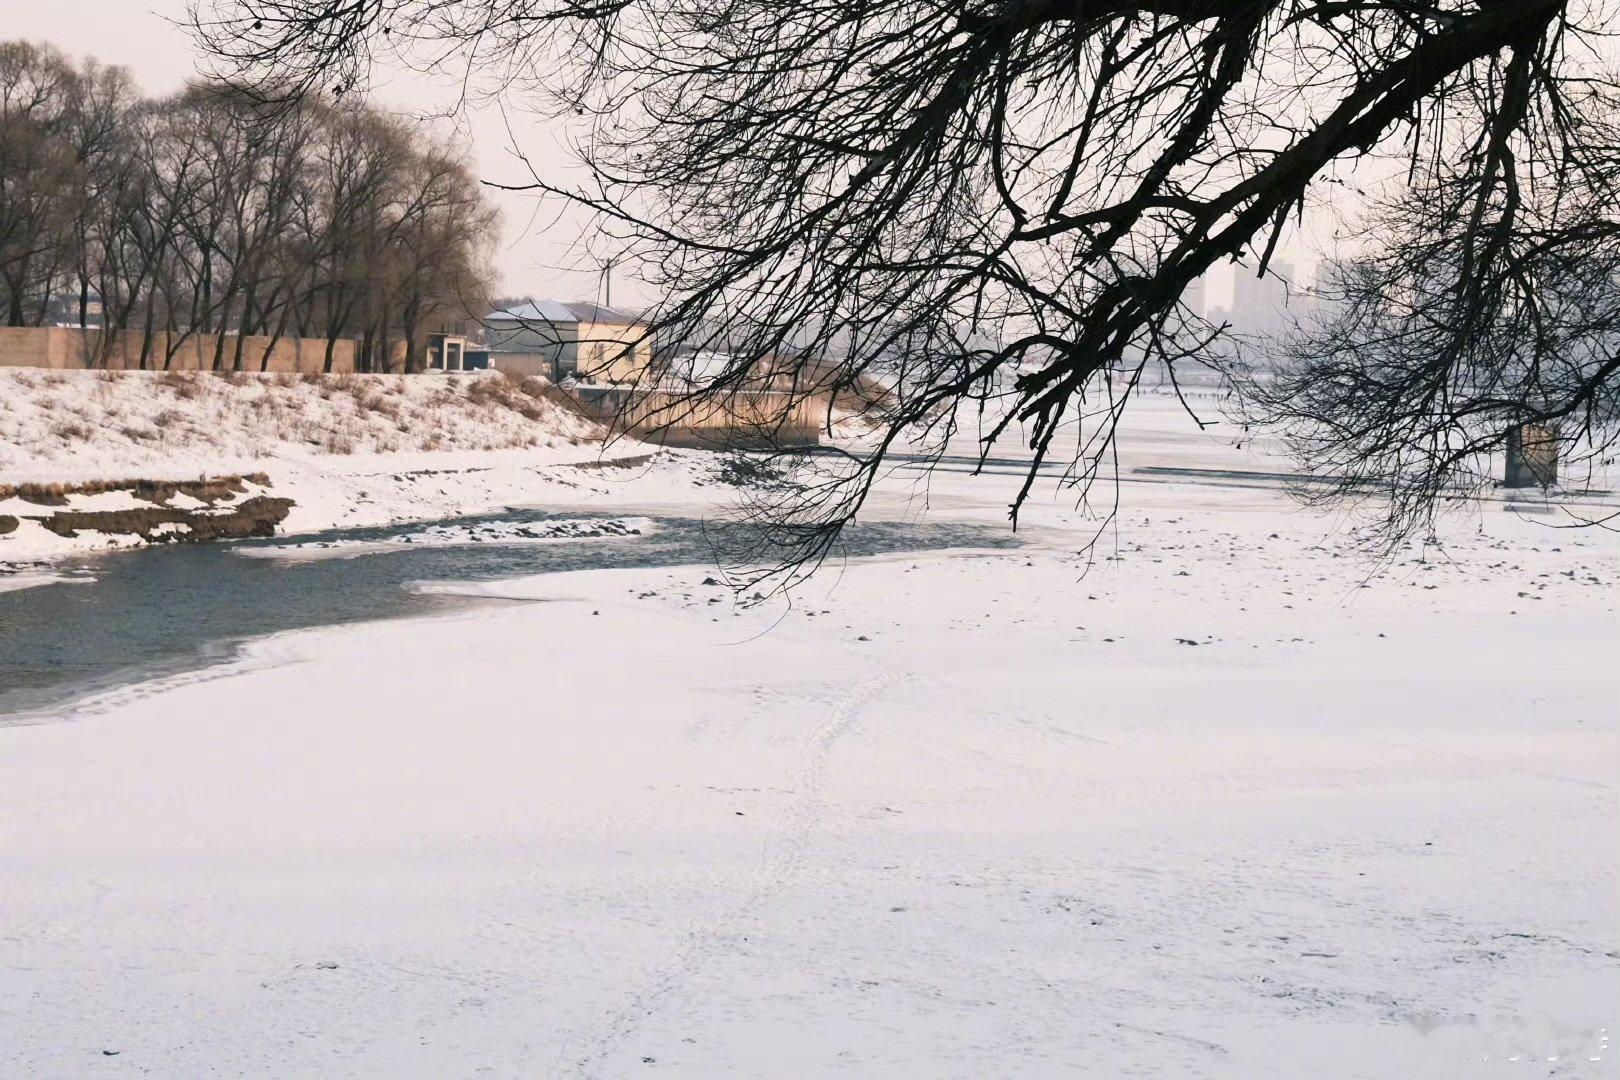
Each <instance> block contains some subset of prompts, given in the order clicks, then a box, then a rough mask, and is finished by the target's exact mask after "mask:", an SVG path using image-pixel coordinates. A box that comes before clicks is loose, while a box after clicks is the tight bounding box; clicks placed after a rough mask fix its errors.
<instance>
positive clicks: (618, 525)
mask: <svg viewBox="0 0 1620 1080" xmlns="http://www.w3.org/2000/svg"><path fill="white" fill-rule="evenodd" d="M656 529H657V526H656V525H654V524H653V522H652V521H651V520H650V519H648V518H640V517H633V518H568V519H565V520H561V521H483V522H476V523H457V524H448V525H430V526H428V527H427V528H425V529H419V530H417V531H415V532H408V533H400V534H399V535H398V536H391V537H388V538H387V539H384V540H309V541H305V542H304V543H300V544H277V545H274V546H271V547H238V548H234V549H233V550H234V551H235V552H236V554H238V555H244V556H247V557H248V558H253V559H280V560H283V561H308V560H313V559H352V558H355V557H357V556H360V555H374V554H377V553H379V552H384V551H404V550H408V549H410V548H418V547H452V546H456V545H461V544H503V545H504V544H537V543H540V544H544V543H556V542H559V541H568V540H603V539H614V538H618V537H626V536H646V535H647V534H649V533H651V532H653V531H655V530H656Z"/></svg>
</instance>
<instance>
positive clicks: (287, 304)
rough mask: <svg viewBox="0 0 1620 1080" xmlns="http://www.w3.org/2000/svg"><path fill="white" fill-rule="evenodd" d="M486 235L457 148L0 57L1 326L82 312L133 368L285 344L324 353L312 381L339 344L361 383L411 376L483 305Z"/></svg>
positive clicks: (217, 95) (393, 130)
mask: <svg viewBox="0 0 1620 1080" xmlns="http://www.w3.org/2000/svg"><path fill="white" fill-rule="evenodd" d="M495 227H496V216H495V212H494V211H493V210H492V209H491V208H490V207H489V206H488V204H487V203H486V201H485V200H484V198H483V196H482V192H481V191H480V189H479V187H478V184H477V181H476V180H475V179H474V178H473V177H472V175H471V174H470V173H469V172H468V170H467V168H466V167H465V165H464V164H463V163H462V161H461V159H460V155H459V154H458V153H457V152H456V148H455V147H454V146H453V145H450V144H448V143H447V142H445V141H444V140H443V139H440V138H436V137H434V136H433V135H432V134H431V133H430V132H429V131H427V130H426V129H424V128H422V127H419V126H416V125H414V124H412V123H410V122H408V121H405V120H402V119H399V118H396V117H393V116H390V115H387V114H384V113H381V112H379V111H377V110H375V109H371V108H368V107H365V106H363V105H360V104H357V103H356V104H350V103H348V102H342V103H339V102H334V101H332V100H329V99H322V98H318V97H313V96H306V97H304V98H303V99H301V100H300V101H299V102H298V103H297V104H296V105H288V104H287V103H285V102H278V103H275V104H273V105H272V104H267V103H266V102H265V100H264V97H263V95H262V94H250V93H247V92H244V91H243V90H241V89H238V88H235V87H232V86H229V85H223V84H205V85H196V86H192V87H189V88H188V89H186V90H184V91H183V92H181V93H179V94H177V95H175V96H173V97H168V98H161V99H155V100H154V99H148V98H144V97H142V96H141V95H140V93H139V92H138V90H137V88H136V87H135V85H134V83H133V81H132V80H131V78H130V76H129V74H128V73H127V72H126V71H124V70H123V69H121V68H117V67H108V66H105V65H101V64H98V63H96V62H95V61H87V62H86V63H84V64H83V65H79V66H75V65H74V64H72V63H71V62H70V61H69V60H68V59H67V58H66V57H64V56H63V55H62V54H61V53H60V52H58V51H57V50H55V49H52V48H50V47H48V46H42V45H36V44H31V43H27V42H0V319H3V321H4V322H5V324H6V325H10V326H38V325H50V324H55V323H67V324H72V325H81V326H82V325H88V324H90V323H92V322H94V321H96V320H95V319H94V316H93V312H94V308H95V305H96V304H98V303H99V305H100V307H101V313H102V314H101V321H102V322H103V324H104V325H105V326H106V327H108V328H109V329H113V330H120V331H126V332H130V333H135V334H139V336H140V346H139V349H140V365H141V366H142V367H158V368H161V367H166V366H167V365H168V364H169V363H170V362H171V361H172V359H173V357H174V355H175V353H176V352H177V351H178V350H179V349H180V348H181V347H182V346H183V345H184V344H185V343H186V342H187V340H189V339H190V338H192V337H193V336H194V335H204V334H206V335H213V367H214V368H215V369H216V370H223V369H231V370H244V369H246V370H252V369H255V368H258V367H261V366H263V365H264V364H265V363H267V361H268V357H269V355H270V351H271V349H273V348H274V345H275V343H276V342H278V341H280V340H281V339H282V338H284V337H292V336H296V337H304V338H317V339H324V340H325V342H326V366H327V367H328V368H330V366H331V363H332V355H333V350H334V346H335V345H336V343H337V342H339V341H341V340H345V339H351V340H355V341H357V343H358V347H357V350H356V364H357V366H358V367H359V368H360V369H361V370H386V369H387V368H388V367H389V366H390V365H391V364H395V363H396V358H397V357H399V356H400V355H401V353H403V356H404V363H405V366H406V367H407V369H409V370H415V369H417V368H419V367H420V366H421V358H420V352H421V339H422V336H423V334H424V333H426V332H428V331H431V330H433V329H436V328H438V327H439V326H440V325H443V324H449V323H456V322H461V321H464V320H465V319H466V318H467V317H468V315H469V312H470V310H471V309H473V308H474V307H475V306H476V305H477V304H478V303H479V302H480V301H481V299H482V297H483V296H484V295H485V293H486V292H487V282H488V273H487V270H486V254H487V252H488V249H489V245H490V243H491V239H492V236H493V234H494V231H495ZM249 335H261V336H264V337H268V338H269V339H270V345H269V346H268V347H264V348H263V349H262V353H260V354H259V355H254V352H255V351H257V350H256V349H249V348H248V346H247V345H246V344H245V339H246V337H247V336H249ZM103 338H104V339H105V340H109V341H110V340H111V335H103Z"/></svg>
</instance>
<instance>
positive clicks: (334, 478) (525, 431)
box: [0, 369, 687, 562]
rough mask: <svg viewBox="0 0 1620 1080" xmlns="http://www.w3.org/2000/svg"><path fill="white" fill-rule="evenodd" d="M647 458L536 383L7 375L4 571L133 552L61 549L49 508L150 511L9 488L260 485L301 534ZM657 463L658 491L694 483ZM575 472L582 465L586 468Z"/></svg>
mask: <svg viewBox="0 0 1620 1080" xmlns="http://www.w3.org/2000/svg"><path fill="white" fill-rule="evenodd" d="M653 449H654V448H652V447H649V446H646V445H644V444H641V443H637V442H635V441H634V440H631V439H623V440H619V441H616V442H614V443H613V444H612V445H610V446H607V447H604V446H603V444H602V442H601V431H600V429H599V427H598V426H597V425H596V424H594V423H592V422H591V421H589V420H587V419H585V418H583V417H581V416H579V415H578V414H576V413H573V412H571V411H569V410H567V409H564V408H561V407H559V406H558V405H556V404H555V403H554V402H552V401H551V400H548V399H547V398H546V397H545V396H544V386H543V384H542V383H540V382H539V381H538V380H529V381H527V382H522V383H520V382H516V381H513V380H511V379H508V378H505V377H503V376H501V375H498V374H496V373H493V372H487V373H477V374H468V375H454V374H452V375H423V376H399V375H340V376H330V377H320V378H315V377H300V376H293V375H256V374H254V375H235V376H230V375H226V376H220V375H213V374H198V373H189V372H175V373H171V374H163V373H158V372H116V371H98V372H92V371H36V370H29V369H0V518H5V517H10V518H15V519H17V520H18V521H19V522H20V527H18V528H16V529H15V530H13V531H11V532H3V531H0V561H10V562H24V561H28V560H38V559H43V558H51V557H58V556H63V555H77V554H84V553H86V552H91V551H95V550H99V549H105V548H108V547H120V546H127V545H129V544H131V543H135V542H137V541H136V539H135V538H133V537H130V536H126V535H111V536H109V535H104V534H100V533H93V532H86V533H82V534H81V535H79V536H78V537H74V538H67V537H62V536H57V535H55V534H54V533H52V532H49V531H47V530H46V529H45V528H43V527H42V526H41V525H40V524H39V523H38V521H37V519H38V518H39V517H40V516H41V515H45V514H49V513H51V512H53V511H54V510H55V509H69V510H90V511H99V510H127V509H135V508H139V507H141V506H146V505H150V504H148V503H144V502H142V501H141V500H139V499H136V498H134V497H133V496H132V495H131V494H130V493H128V492H126V491H108V492H98V493H94V494H73V493H72V492H71V491H69V493H68V494H67V495H66V496H65V498H66V502H65V503H64V504H63V505H62V506H61V507H54V506H42V505H40V504H39V503H38V502H34V501H30V500H29V499H27V498H23V497H20V496H18V495H15V494H8V491H7V489H8V488H13V487H17V486H19V485H25V484H45V485H64V486H66V487H68V488H71V486H72V485H75V484H83V483H85V482H107V481H120V480H158V481H163V480H186V481H194V480H197V479H199V478H202V477H222V476H243V475H248V474H255V473H262V474H264V475H265V476H267V477H268V479H269V486H268V487H267V488H262V489H261V488H259V487H257V486H255V487H254V488H253V493H255V494H268V495H272V496H282V497H286V498H291V499H292V500H293V501H294V506H293V507H292V510H291V512H290V513H289V514H288V516H287V519H286V520H285V522H284V523H283V524H282V526H281V531H282V532H285V533H291V534H297V533H307V532H314V531H318V530H322V529H329V528H340V527H364V526H376V525H389V524H394V523H400V522H411V521H427V520H434V519H438V518H445V517H452V516H458V515H464V514H476V513H484V512H487V511H490V510H498V509H500V508H501V507H503V506H507V505H510V504H513V503H522V502H534V501H547V500H550V499H555V498H558V497H561V496H562V495H565V494H567V493H569V492H573V493H574V494H576V495H578V496H580V497H581V498H588V497H594V496H595V495H597V494H599V493H600V492H601V491H602V490H604V489H603V485H601V484H600V483H596V482H594V478H595V477H597V476H599V475H600V472H601V471H600V470H598V469H597V468H596V467H597V466H599V465H600V464H601V463H602V462H604V461H615V460H619V461H622V460H626V459H630V460H635V459H639V458H642V457H645V456H647V455H648V454H650V453H652V452H653ZM680 457H681V455H678V454H675V455H665V456H664V460H660V461H659V462H657V463H656V464H655V465H654V470H653V471H654V472H660V471H661V470H662V471H665V472H669V473H670V475H669V476H666V477H665V478H664V482H665V483H666V484H674V483H676V482H677V481H676V479H675V477H676V476H677V475H682V474H684V473H685V472H686V471H687V470H685V469H684V468H682V467H680V466H676V465H675V464H674V463H675V461H676V460H677V459H679V458H680ZM580 466H584V467H585V468H584V469H583V470H582V469H581V468H580Z"/></svg>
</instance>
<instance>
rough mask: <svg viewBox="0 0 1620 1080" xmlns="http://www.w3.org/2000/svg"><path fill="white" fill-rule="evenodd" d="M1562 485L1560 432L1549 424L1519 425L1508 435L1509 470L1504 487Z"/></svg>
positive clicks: (1507, 468)
mask: <svg viewBox="0 0 1620 1080" xmlns="http://www.w3.org/2000/svg"><path fill="white" fill-rule="evenodd" d="M1556 483H1558V429H1557V428H1556V427H1554V426H1551V425H1546V424H1515V425H1514V426H1512V427H1510V428H1508V433H1507V466H1506V469H1505V471H1504V475H1503V477H1502V486H1503V487H1510V488H1532V487H1541V488H1544V487H1552V486H1553V485H1554V484H1556Z"/></svg>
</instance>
